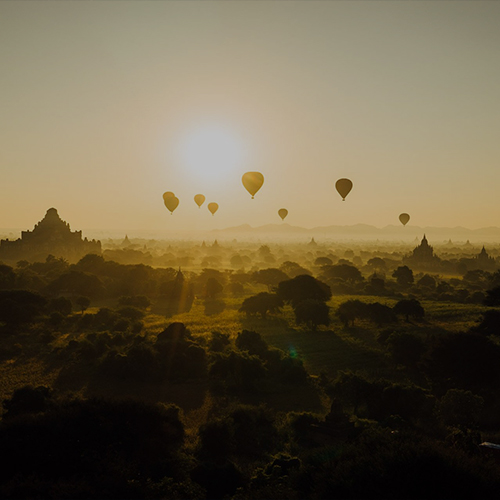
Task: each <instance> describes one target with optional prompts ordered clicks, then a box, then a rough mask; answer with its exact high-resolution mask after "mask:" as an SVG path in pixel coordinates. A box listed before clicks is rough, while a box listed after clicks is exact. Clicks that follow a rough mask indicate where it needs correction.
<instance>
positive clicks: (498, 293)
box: [484, 286, 500, 307]
mask: <svg viewBox="0 0 500 500" xmlns="http://www.w3.org/2000/svg"><path fill="white" fill-rule="evenodd" d="M484 305H485V306H493V307H494V306H499V305H500V286H496V287H494V288H491V289H490V290H487V291H486V298H485V299H484Z"/></svg>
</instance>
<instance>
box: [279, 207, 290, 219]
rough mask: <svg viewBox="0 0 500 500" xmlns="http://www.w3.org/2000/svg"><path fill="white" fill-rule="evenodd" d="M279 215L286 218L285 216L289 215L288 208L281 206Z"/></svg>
mask: <svg viewBox="0 0 500 500" xmlns="http://www.w3.org/2000/svg"><path fill="white" fill-rule="evenodd" d="M278 215H279V216H280V217H281V220H285V217H286V216H287V215H288V210H287V209H286V208H280V209H279V210H278Z"/></svg>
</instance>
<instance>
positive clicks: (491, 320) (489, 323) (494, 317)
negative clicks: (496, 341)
mask: <svg viewBox="0 0 500 500" xmlns="http://www.w3.org/2000/svg"><path fill="white" fill-rule="evenodd" d="M473 330H474V331H476V332H478V333H482V334H483V335H486V336H489V335H500V311H497V310H496V309H489V310H488V311H485V312H484V313H483V319H482V321H481V323H480V324H479V325H478V326H476V327H475V328H473Z"/></svg>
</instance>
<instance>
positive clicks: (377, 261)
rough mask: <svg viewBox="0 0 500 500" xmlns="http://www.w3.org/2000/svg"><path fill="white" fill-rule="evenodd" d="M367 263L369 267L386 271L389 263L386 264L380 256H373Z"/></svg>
mask: <svg viewBox="0 0 500 500" xmlns="http://www.w3.org/2000/svg"><path fill="white" fill-rule="evenodd" d="M366 264H367V265H368V266H369V267H371V268H372V269H374V270H377V271H381V272H383V271H385V270H386V268H387V265H386V263H385V261H384V259H381V258H380V257H373V258H371V259H369V260H368V262H367V263H366Z"/></svg>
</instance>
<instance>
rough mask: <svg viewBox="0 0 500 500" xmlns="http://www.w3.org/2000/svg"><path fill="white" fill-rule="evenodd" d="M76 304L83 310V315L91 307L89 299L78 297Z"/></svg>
mask: <svg viewBox="0 0 500 500" xmlns="http://www.w3.org/2000/svg"><path fill="white" fill-rule="evenodd" d="M75 304H76V305H77V306H78V307H79V308H80V309H81V310H82V314H83V313H84V312H85V311H86V310H87V309H88V307H89V306H90V299H89V298H88V297H83V296H82V297H77V299H76V300H75Z"/></svg>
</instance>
